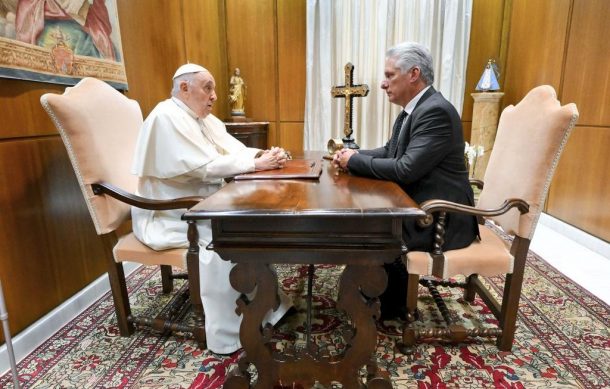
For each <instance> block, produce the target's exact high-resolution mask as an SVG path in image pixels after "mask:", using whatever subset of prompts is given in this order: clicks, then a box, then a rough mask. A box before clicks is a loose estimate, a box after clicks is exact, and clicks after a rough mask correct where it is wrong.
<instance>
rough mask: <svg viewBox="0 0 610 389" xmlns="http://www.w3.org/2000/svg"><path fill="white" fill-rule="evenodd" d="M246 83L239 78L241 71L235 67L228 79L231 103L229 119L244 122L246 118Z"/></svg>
mask: <svg viewBox="0 0 610 389" xmlns="http://www.w3.org/2000/svg"><path fill="white" fill-rule="evenodd" d="M245 103H246V83H245V81H244V79H243V78H241V71H240V70H239V68H235V71H234V72H233V75H232V76H231V80H230V81H229V104H230V105H231V120H232V121H235V122H244V121H247V119H246V110H245Z"/></svg>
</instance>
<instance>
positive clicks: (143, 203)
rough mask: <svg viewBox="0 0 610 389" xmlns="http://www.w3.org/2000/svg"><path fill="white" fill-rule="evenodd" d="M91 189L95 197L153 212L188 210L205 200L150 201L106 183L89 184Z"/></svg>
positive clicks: (181, 198) (187, 198) (193, 198)
mask: <svg viewBox="0 0 610 389" xmlns="http://www.w3.org/2000/svg"><path fill="white" fill-rule="evenodd" d="M91 189H92V190H93V193H94V194H96V195H102V194H105V195H108V196H110V197H112V198H115V199H117V200H119V201H122V202H124V203H126V204H129V205H132V206H134V207H137V208H143V209H150V210H154V211H162V210H169V209H182V208H186V209H189V208H191V207H193V206H195V205H196V204H197V203H199V202H200V201H202V200H203V199H204V198H205V197H201V196H189V197H180V198H176V199H169V200H151V199H147V198H144V197H140V196H136V195H134V194H132V193H129V192H126V191H124V190H123V189H121V188H118V187H116V186H114V185H112V184H109V183H106V182H98V183H95V184H91Z"/></svg>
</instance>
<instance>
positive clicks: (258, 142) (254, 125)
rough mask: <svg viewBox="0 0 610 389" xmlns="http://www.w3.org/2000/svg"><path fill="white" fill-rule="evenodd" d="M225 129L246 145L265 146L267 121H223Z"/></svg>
mask: <svg viewBox="0 0 610 389" xmlns="http://www.w3.org/2000/svg"><path fill="white" fill-rule="evenodd" d="M225 125H226V126H227V131H228V132H229V134H231V135H233V136H234V137H235V138H237V140H239V141H240V142H242V143H243V144H245V145H246V146H248V147H254V148H257V149H263V150H264V149H266V148H267V131H268V128H269V122H225Z"/></svg>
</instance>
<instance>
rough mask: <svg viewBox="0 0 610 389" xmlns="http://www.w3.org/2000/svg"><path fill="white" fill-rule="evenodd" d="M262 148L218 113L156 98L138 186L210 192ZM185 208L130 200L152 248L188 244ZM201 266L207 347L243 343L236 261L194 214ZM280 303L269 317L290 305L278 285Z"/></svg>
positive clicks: (172, 194) (166, 195)
mask: <svg viewBox="0 0 610 389" xmlns="http://www.w3.org/2000/svg"><path fill="white" fill-rule="evenodd" d="M258 151H259V149H254V148H249V147H246V146H245V145H244V144H243V143H241V142H240V141H238V140H237V139H235V138H234V137H232V136H231V135H230V134H229V133H227V130H226V127H225V125H224V123H222V122H221V121H220V120H219V119H218V118H216V117H215V116H214V115H211V114H210V115H208V116H207V117H206V118H204V119H198V118H197V116H196V115H195V113H194V112H193V111H192V110H191V109H189V108H188V107H187V106H186V105H185V104H184V103H183V102H182V101H180V100H178V99H176V98H173V97H172V98H171V99H168V100H165V101H162V102H161V103H159V104H158V105H157V106H156V107H155V109H153V111H152V112H151V113H150V115H149V116H148V117H147V118H146V120H145V121H144V124H143V126H142V129H141V131H140V134H139V137H138V142H137V144H136V151H135V155H134V161H133V168H132V173H133V174H136V175H137V176H138V177H139V178H140V179H139V184H138V194H139V195H141V196H144V197H148V198H152V199H170V198H176V197H184V196H197V195H199V196H209V195H211V194H213V193H214V192H216V191H217V190H218V189H220V188H221V186H222V185H223V184H224V180H223V178H224V177H230V176H234V175H236V174H241V173H246V172H252V171H254V157H255V155H256V153H257V152H258ZM183 213H184V210H171V211H149V210H145V209H139V208H132V219H133V220H132V223H133V232H134V234H135V235H136V237H137V238H138V239H140V240H141V241H142V242H143V243H145V244H146V245H148V246H150V247H151V248H153V249H155V250H162V249H167V248H176V247H188V240H187V237H186V231H187V223H186V222H185V221H183V220H181V219H180V217H181V216H182V214H183ZM197 229H198V230H199V248H200V250H199V274H200V281H201V301H202V303H203V309H204V312H205V331H206V338H207V344H208V348H209V349H210V350H212V351H213V352H216V353H220V354H228V353H232V352H234V351H236V350H237V349H239V348H241V343H240V341H239V326H240V324H241V319H242V318H241V316H237V314H236V313H235V307H236V303H235V301H236V300H237V298H238V297H239V296H240V294H239V293H238V292H237V291H236V290H234V289H233V288H232V287H231V284H230V282H229V272H230V271H231V269H232V268H233V266H234V265H233V264H232V263H230V262H228V261H223V260H222V259H221V258H220V257H219V256H218V254H216V253H215V252H213V251H209V250H206V249H205V247H206V246H207V245H208V244H209V243H210V241H211V239H212V230H211V225H210V221H209V220H200V221H198V222H197ZM280 300H281V304H280V307H279V308H278V309H277V310H276V311H274V312H271V311H270V312H269V314H268V315H267V317H266V320H265V321H266V322H270V323H271V324H275V323H276V322H277V321H278V320H279V319H280V318H281V317H282V316H283V315H284V313H286V311H287V310H288V309H289V308H290V306H291V303H290V300H289V298H288V297H287V296H286V295H285V294H283V293H282V292H281V291H280Z"/></svg>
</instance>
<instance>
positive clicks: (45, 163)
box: [0, 136, 105, 334]
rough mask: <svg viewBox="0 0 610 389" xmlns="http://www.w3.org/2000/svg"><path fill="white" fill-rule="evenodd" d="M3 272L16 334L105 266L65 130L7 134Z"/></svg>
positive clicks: (0, 197)
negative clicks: (61, 132)
mask: <svg viewBox="0 0 610 389" xmlns="http://www.w3.org/2000/svg"><path fill="white" fill-rule="evenodd" d="M0 165H1V166H5V167H10V174H8V170H9V169H5V170H4V173H3V174H0V210H1V213H0V214H1V215H2V223H0V274H1V276H2V277H3V278H2V283H3V287H4V293H5V297H6V304H7V309H8V311H9V312H10V314H11V320H10V324H11V331H12V332H13V333H14V334H15V333H17V332H19V331H21V330H22V329H24V328H25V327H27V326H28V325H30V324H32V323H33V322H34V321H36V320H37V319H39V318H40V317H42V316H43V315H45V314H46V313H48V312H49V311H50V310H51V309H53V308H55V307H56V306H58V305H59V304H60V303H61V302H63V301H65V300H66V299H67V298H69V297H70V296H72V295H73V294H74V293H76V292H77V291H79V290H81V289H82V288H83V287H84V286H86V285H87V284H89V283H90V282H92V281H93V280H95V279H96V278H97V277H98V276H99V275H100V274H102V273H103V272H104V270H105V267H104V262H103V261H102V260H101V259H102V257H101V255H102V254H103V246H102V245H101V242H100V240H99V239H98V237H97V235H96V233H95V231H94V228H93V224H92V222H91V219H90V217H89V214H88V211H87V209H86V206H85V204H84V200H83V199H82V195H81V192H80V189H79V187H78V184H77V182H76V177H75V176H74V172H73V170H72V167H71V165H70V163H69V161H68V157H67V153H66V151H65V148H64V146H63V143H62V142H61V140H60V138H59V136H51V137H41V138H36V139H26V140H13V141H4V142H0Z"/></svg>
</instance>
